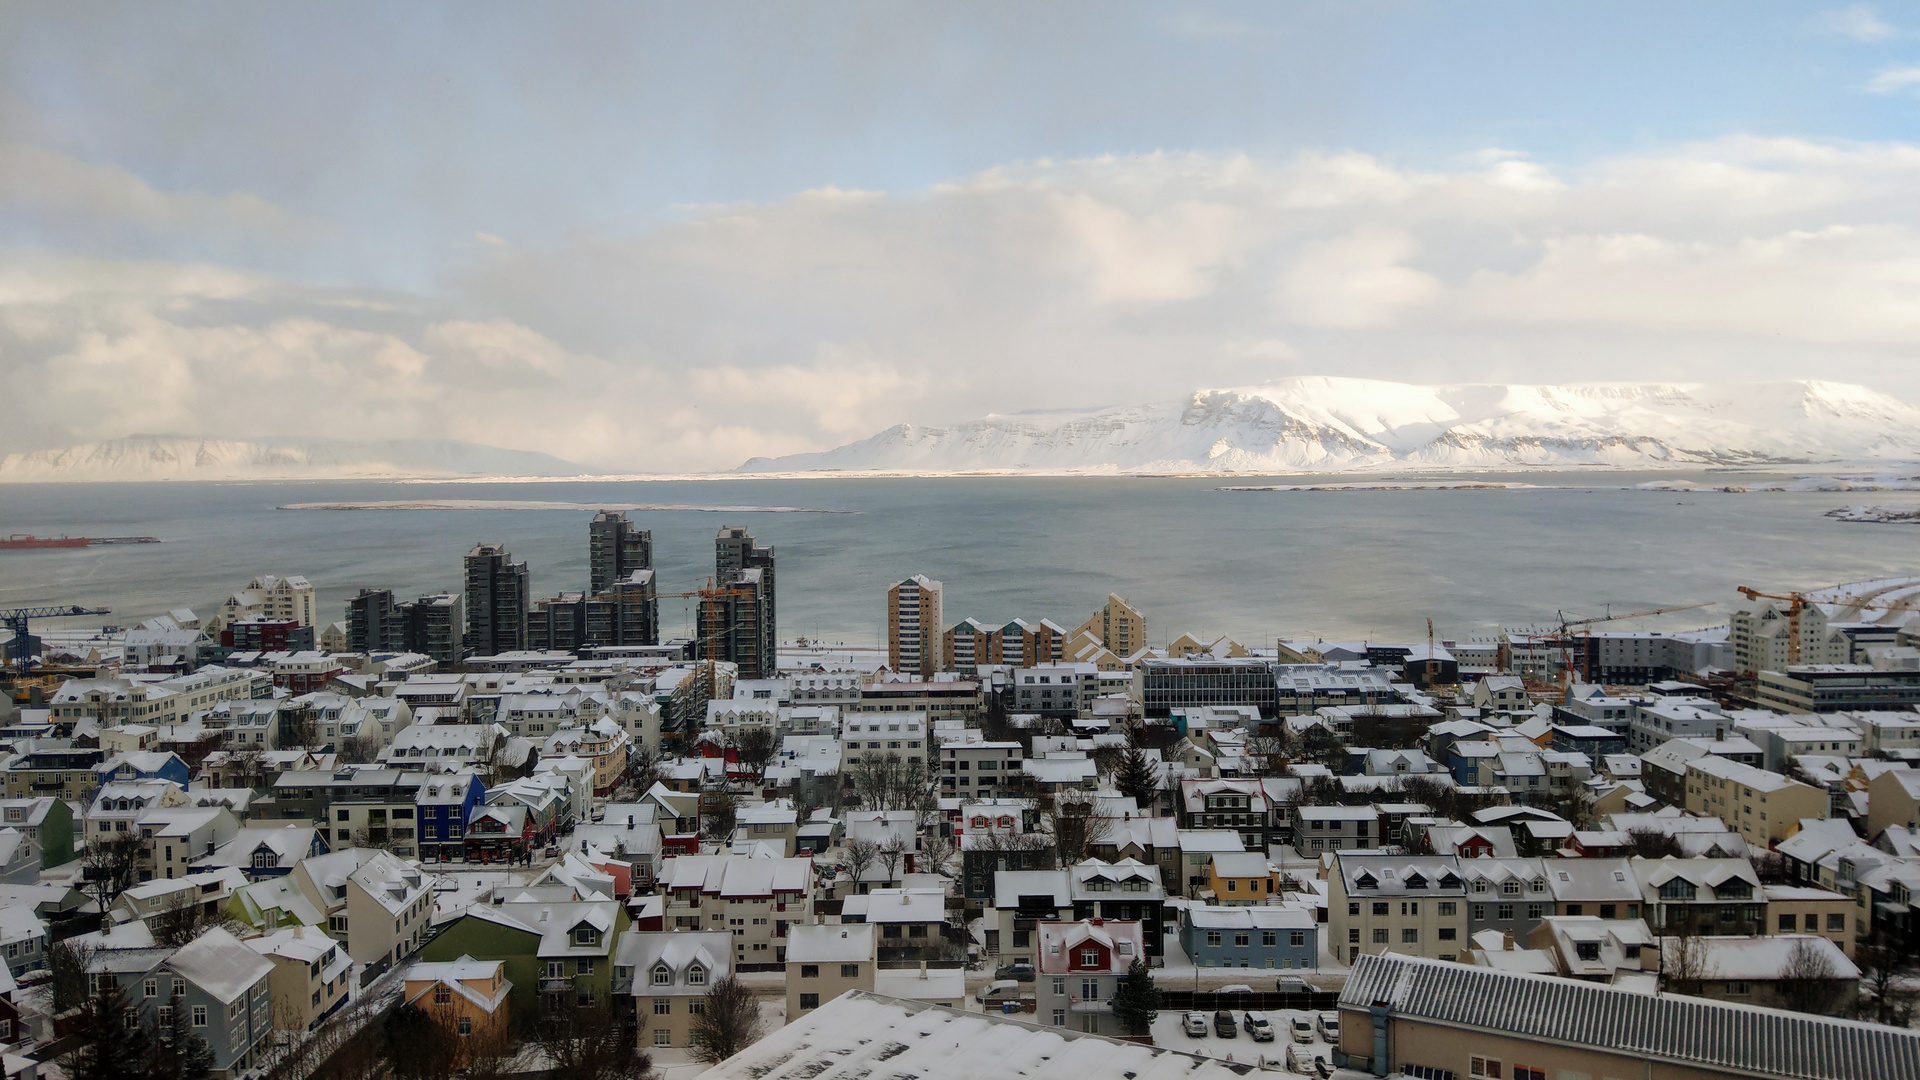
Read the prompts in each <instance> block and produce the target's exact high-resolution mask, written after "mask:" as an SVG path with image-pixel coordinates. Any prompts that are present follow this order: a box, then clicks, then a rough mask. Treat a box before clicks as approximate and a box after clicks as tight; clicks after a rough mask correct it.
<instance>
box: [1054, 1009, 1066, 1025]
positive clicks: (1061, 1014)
mask: <svg viewBox="0 0 1920 1080" xmlns="http://www.w3.org/2000/svg"><path fill="white" fill-rule="evenodd" d="M1053 1026H1054V1027H1066V1026H1067V1010H1065V1009H1055V1010H1053Z"/></svg>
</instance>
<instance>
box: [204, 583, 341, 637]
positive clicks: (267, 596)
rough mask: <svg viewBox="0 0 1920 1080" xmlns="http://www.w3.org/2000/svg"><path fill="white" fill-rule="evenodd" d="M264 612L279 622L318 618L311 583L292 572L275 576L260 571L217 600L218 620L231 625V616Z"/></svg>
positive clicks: (305, 621) (310, 622) (312, 622)
mask: <svg viewBox="0 0 1920 1080" xmlns="http://www.w3.org/2000/svg"><path fill="white" fill-rule="evenodd" d="M256 615H258V616H264V617H266V618H269V619H277V620H280V621H282V622H286V621H292V622H297V623H299V624H300V625H301V626H313V625H315V624H316V622H317V621H318V619H319V605H318V603H317V601H316V600H315V599H314V589H313V583H312V582H310V581H308V580H307V579H306V578H303V577H300V576H298V575H294V576H291V577H276V576H275V575H273V574H262V575H260V576H259V577H256V578H254V579H253V580H252V581H249V582H247V587H246V588H244V589H241V590H240V591H239V592H236V593H233V594H232V595H230V596H228V597H227V598H226V600H224V601H222V602H221V604H220V624H221V625H222V626H229V625H232V623H233V621H234V620H235V619H245V618H250V617H252V616H256Z"/></svg>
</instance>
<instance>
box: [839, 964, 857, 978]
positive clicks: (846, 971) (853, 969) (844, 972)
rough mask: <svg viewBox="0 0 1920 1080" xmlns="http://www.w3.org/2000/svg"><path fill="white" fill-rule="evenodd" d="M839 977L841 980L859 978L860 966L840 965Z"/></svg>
mask: <svg viewBox="0 0 1920 1080" xmlns="http://www.w3.org/2000/svg"><path fill="white" fill-rule="evenodd" d="M840 977H841V978H843V979H857V978H859V977H860V965H859V964H841V965H840Z"/></svg>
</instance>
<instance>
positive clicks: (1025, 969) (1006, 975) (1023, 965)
mask: <svg viewBox="0 0 1920 1080" xmlns="http://www.w3.org/2000/svg"><path fill="white" fill-rule="evenodd" d="M993 977H994V978H996V979H1014V980H1016V981H1018V982H1032V981H1033V965H1032V964H1029V963H1027V962H1026V961H1025V960H1015V961H1014V962H1013V963H1011V964H1003V965H1001V966H1000V969H999V970H998V971H995V972H994V973H993Z"/></svg>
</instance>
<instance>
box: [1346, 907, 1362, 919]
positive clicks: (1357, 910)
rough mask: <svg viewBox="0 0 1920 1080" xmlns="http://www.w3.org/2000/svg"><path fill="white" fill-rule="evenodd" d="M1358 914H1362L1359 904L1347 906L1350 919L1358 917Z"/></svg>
mask: <svg viewBox="0 0 1920 1080" xmlns="http://www.w3.org/2000/svg"><path fill="white" fill-rule="evenodd" d="M1358 914H1360V905H1359V904H1348V905H1347V916H1348V917H1349V918H1351V917H1353V916H1355V915H1358Z"/></svg>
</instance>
